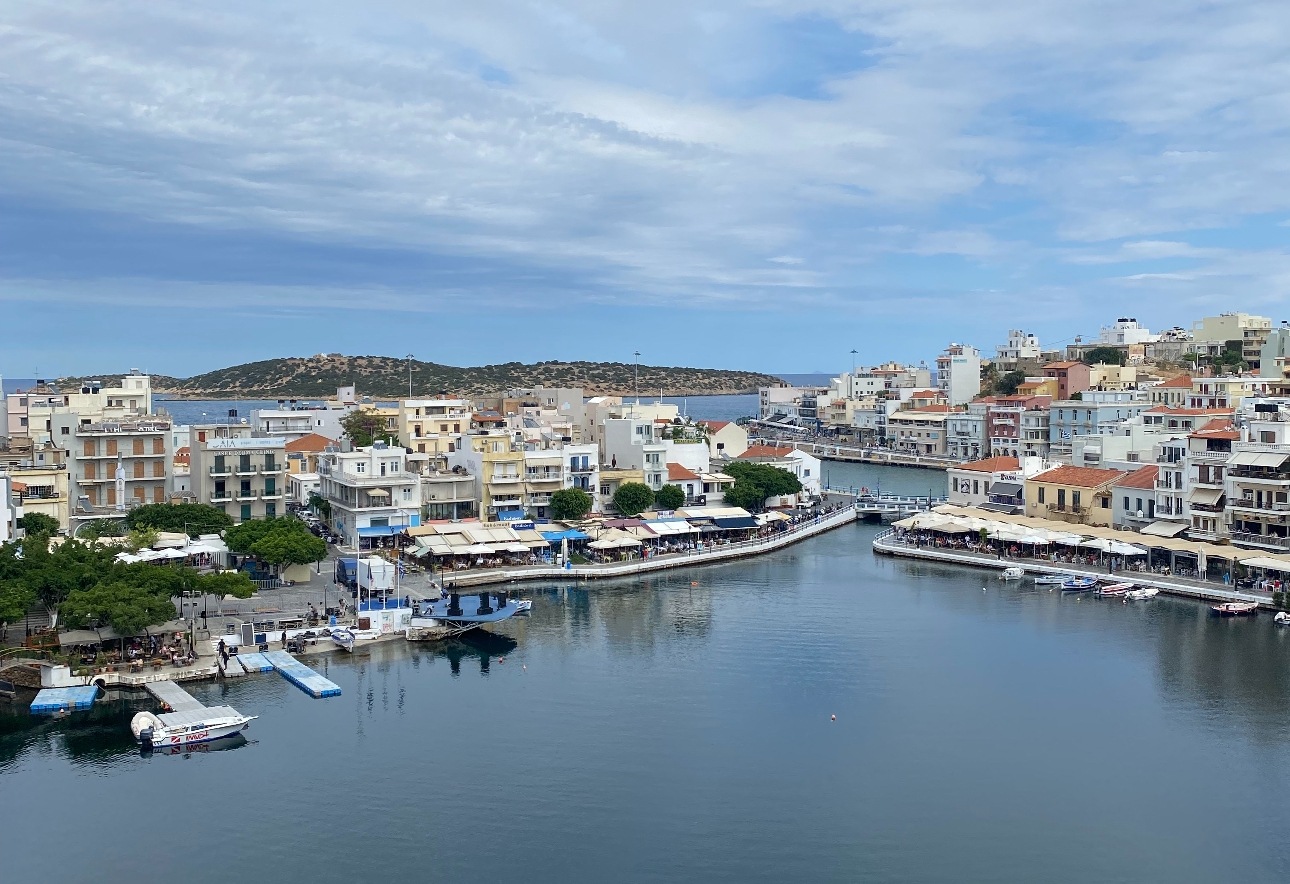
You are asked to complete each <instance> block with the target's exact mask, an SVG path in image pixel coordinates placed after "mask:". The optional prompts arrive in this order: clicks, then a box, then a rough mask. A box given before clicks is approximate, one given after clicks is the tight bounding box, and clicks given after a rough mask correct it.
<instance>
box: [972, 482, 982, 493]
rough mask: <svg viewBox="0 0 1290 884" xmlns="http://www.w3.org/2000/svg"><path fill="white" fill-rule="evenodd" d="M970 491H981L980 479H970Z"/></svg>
mask: <svg viewBox="0 0 1290 884" xmlns="http://www.w3.org/2000/svg"><path fill="white" fill-rule="evenodd" d="M972 493H973V494H980V493H981V487H980V480H979V479H973V480H972Z"/></svg>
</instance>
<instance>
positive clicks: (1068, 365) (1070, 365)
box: [1044, 361, 1084, 371]
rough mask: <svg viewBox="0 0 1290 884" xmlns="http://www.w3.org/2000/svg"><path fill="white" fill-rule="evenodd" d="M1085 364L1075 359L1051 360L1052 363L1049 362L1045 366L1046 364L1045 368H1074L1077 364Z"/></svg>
mask: <svg viewBox="0 0 1290 884" xmlns="http://www.w3.org/2000/svg"><path fill="white" fill-rule="evenodd" d="M1083 364H1084V363H1082V362H1075V361H1068V362H1050V363H1048V364H1047V365H1045V366H1044V370H1045V371H1046V370H1048V369H1050V368H1074V367H1075V366H1077V365H1083Z"/></svg>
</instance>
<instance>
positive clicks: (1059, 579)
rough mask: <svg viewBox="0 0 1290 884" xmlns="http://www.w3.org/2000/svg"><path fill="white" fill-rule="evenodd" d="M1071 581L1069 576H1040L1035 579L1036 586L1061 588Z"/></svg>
mask: <svg viewBox="0 0 1290 884" xmlns="http://www.w3.org/2000/svg"><path fill="white" fill-rule="evenodd" d="M1069 579H1070V575H1069V574H1039V575H1036V577H1035V586H1061V585H1062V584H1063V583H1065V582H1066V581H1067V580H1069Z"/></svg>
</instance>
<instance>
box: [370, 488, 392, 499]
mask: <svg viewBox="0 0 1290 884" xmlns="http://www.w3.org/2000/svg"><path fill="white" fill-rule="evenodd" d="M367 496H368V497H389V496H390V492H388V491H386V490H385V489H384V488H371V489H369V490H368V492H367Z"/></svg>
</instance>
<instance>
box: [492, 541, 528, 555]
mask: <svg viewBox="0 0 1290 884" xmlns="http://www.w3.org/2000/svg"><path fill="white" fill-rule="evenodd" d="M499 549H501V550H502V552H509V553H526V552H528V551H529V548H528V547H527V546H525V545H524V544H522V543H508V544H506V545H505V546H502V547H499Z"/></svg>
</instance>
